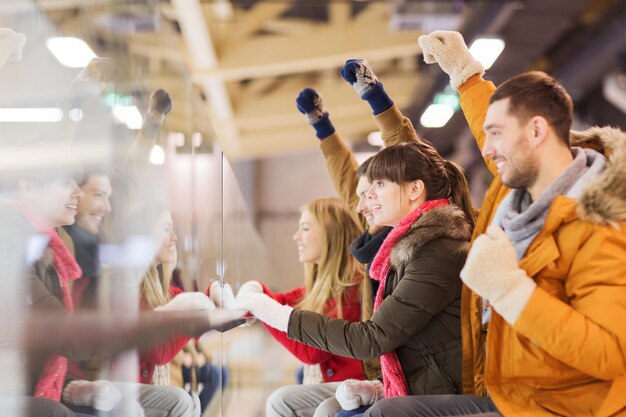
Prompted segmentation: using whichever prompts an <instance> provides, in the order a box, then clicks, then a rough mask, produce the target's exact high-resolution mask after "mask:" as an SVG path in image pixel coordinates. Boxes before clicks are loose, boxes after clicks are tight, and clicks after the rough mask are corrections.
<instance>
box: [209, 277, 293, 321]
mask: <svg viewBox="0 0 626 417" xmlns="http://www.w3.org/2000/svg"><path fill="white" fill-rule="evenodd" d="M210 294H211V300H212V301H213V303H215V305H216V306H217V307H222V308H226V309H237V310H246V311H249V312H250V314H252V315H253V316H255V317H256V318H258V319H259V320H261V321H262V322H264V323H266V324H267V325H269V326H271V327H273V328H275V329H278V330H280V331H283V332H286V331H287V326H288V324H289V317H290V316H291V312H292V311H293V308H292V307H290V306H287V305H283V304H280V303H279V302H278V301H276V300H274V299H273V298H271V297H270V296H268V295H266V294H265V293H264V292H263V285H261V283H260V282H259V281H247V282H245V283H244V284H243V285H242V286H241V287H240V288H239V291H238V292H237V297H235V296H234V294H233V289H232V288H231V286H230V285H228V284H227V283H224V285H223V286H221V285H220V283H219V282H214V283H213V284H212V285H211V289H210Z"/></svg>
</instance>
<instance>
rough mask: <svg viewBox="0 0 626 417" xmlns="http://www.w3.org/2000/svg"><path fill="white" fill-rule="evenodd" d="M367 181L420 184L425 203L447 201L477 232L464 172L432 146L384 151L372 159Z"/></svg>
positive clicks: (404, 145) (409, 145)
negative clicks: (414, 182) (422, 184)
mask: <svg viewBox="0 0 626 417" xmlns="http://www.w3.org/2000/svg"><path fill="white" fill-rule="evenodd" d="M367 179H368V180H369V181H370V182H372V181H374V180H389V181H392V182H395V183H396V184H401V185H402V184H405V183H407V182H411V181H416V180H421V181H423V182H424V186H425V187H426V199H427V200H437V199H441V198H446V199H448V200H449V201H450V202H451V203H453V204H456V205H457V206H459V207H460V208H461V210H463V212H464V213H465V217H466V218H467V221H468V222H469V223H470V225H471V227H472V229H473V228H474V209H473V207H472V201H471V198H470V193H469V186H468V184H467V180H466V179H465V175H464V174H463V169H462V168H461V167H460V166H459V165H457V164H455V163H454V162H451V161H447V160H445V159H443V158H442V157H441V155H439V153H438V152H437V150H436V149H435V148H434V147H432V146H431V145H430V144H424V143H417V142H408V143H401V144H398V145H394V146H391V147H389V148H385V149H383V150H381V151H380V152H378V153H377V154H376V155H375V156H374V157H373V159H372V161H371V162H370V164H369V168H368V169H367Z"/></svg>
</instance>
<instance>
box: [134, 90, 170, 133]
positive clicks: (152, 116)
mask: <svg viewBox="0 0 626 417" xmlns="http://www.w3.org/2000/svg"><path fill="white" fill-rule="evenodd" d="M171 110H172V98H171V97H170V95H169V94H168V93H167V92H166V91H165V90H161V89H159V90H156V91H155V92H153V93H152V94H150V104H148V111H147V112H146V115H145V117H144V122H143V125H142V127H141V133H142V134H143V135H144V136H145V137H147V138H153V139H154V138H156V134H157V131H158V130H159V128H160V127H161V126H163V122H164V121H165V116H166V115H167V114H168V113H169V112H170V111H171Z"/></svg>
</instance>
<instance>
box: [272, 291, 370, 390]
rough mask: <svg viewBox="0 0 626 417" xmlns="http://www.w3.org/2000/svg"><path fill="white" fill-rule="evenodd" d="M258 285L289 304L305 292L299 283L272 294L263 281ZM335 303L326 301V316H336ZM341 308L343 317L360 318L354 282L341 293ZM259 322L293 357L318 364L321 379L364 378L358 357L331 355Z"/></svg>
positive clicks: (278, 299) (349, 318) (291, 304)
mask: <svg viewBox="0 0 626 417" xmlns="http://www.w3.org/2000/svg"><path fill="white" fill-rule="evenodd" d="M261 285H263V292H264V293H265V294H267V295H268V296H270V297H272V298H273V299H274V300H276V301H278V302H279V303H281V304H286V305H289V306H292V307H293V306H295V305H296V304H298V303H299V302H300V301H301V300H302V298H303V297H304V294H305V289H304V288H303V287H302V288H296V289H294V290H291V291H289V292H286V293H280V294H274V293H272V292H271V291H270V290H269V288H267V286H265V284H261ZM336 304H337V303H336V302H335V301H334V300H330V301H329V302H328V304H327V309H326V311H328V312H329V313H328V314H327V315H328V316H329V317H337V312H336V311H335V306H336ZM342 311H343V319H344V320H349V321H361V300H360V298H359V290H358V286H354V287H351V288H350V289H348V290H347V291H346V292H345V293H344V296H343V300H342ZM263 325H264V326H265V328H266V329H267V331H268V332H270V334H271V335H272V336H274V339H276V340H277V341H278V342H280V344H281V345H283V346H284V347H286V348H287V350H288V351H289V352H291V353H292V354H293V355H294V356H295V357H296V358H298V359H300V360H301V361H302V362H304V363H305V364H307V365H314V364H319V365H320V368H321V369H322V377H323V378H324V382H340V381H345V380H346V379H351V378H352V379H366V378H365V373H364V372H363V367H362V365H361V361H360V360H357V359H352V358H345V357H343V356H337V355H333V354H332V353H329V352H326V351H323V350H320V349H317V348H314V347H311V346H307V345H305V344H302V343H299V342H296V341H294V340H291V339H289V337H287V333H285V332H281V331H280V330H277V329H274V328H273V327H270V326H268V325H267V324H265V323H263Z"/></svg>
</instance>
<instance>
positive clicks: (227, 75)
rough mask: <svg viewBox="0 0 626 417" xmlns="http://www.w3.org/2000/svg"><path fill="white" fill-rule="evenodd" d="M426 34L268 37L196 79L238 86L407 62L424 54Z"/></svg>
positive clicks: (380, 30) (365, 30)
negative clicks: (358, 62)
mask: <svg viewBox="0 0 626 417" xmlns="http://www.w3.org/2000/svg"><path fill="white" fill-rule="evenodd" d="M420 34H421V33H420V32H419V31H403V32H401V33H400V32H399V33H390V32H389V31H388V30H387V28H386V26H385V25H378V26H373V27H372V26H371V27H361V26H353V25H349V26H348V27H344V28H343V29H339V28H328V27H323V28H319V29H318V30H314V31H311V33H307V34H303V35H299V36H289V37H286V36H285V37H282V36H265V37H262V38H256V39H252V40H250V41H249V42H245V43H243V44H241V45H239V46H238V47H236V48H228V49H227V50H225V51H224V53H223V55H222V56H221V57H220V63H219V66H217V67H216V68H214V69H211V70H199V71H197V72H196V73H195V74H194V75H195V76H197V77H205V76H209V77H219V78H221V79H223V80H225V81H235V80H243V79H251V78H259V77H271V76H274V77H275V76H281V75H289V74H298V73H302V72H310V71H317V70H321V69H329V68H339V67H341V66H342V65H343V64H344V63H345V61H346V59H348V58H353V57H363V58H367V59H369V60H371V61H376V60H388V59H394V58H403V57H407V56H414V55H417V54H418V53H419V51H420V50H419V45H418V44H417V37H418V36H419V35H420ZM338 39H341V41H338Z"/></svg>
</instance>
